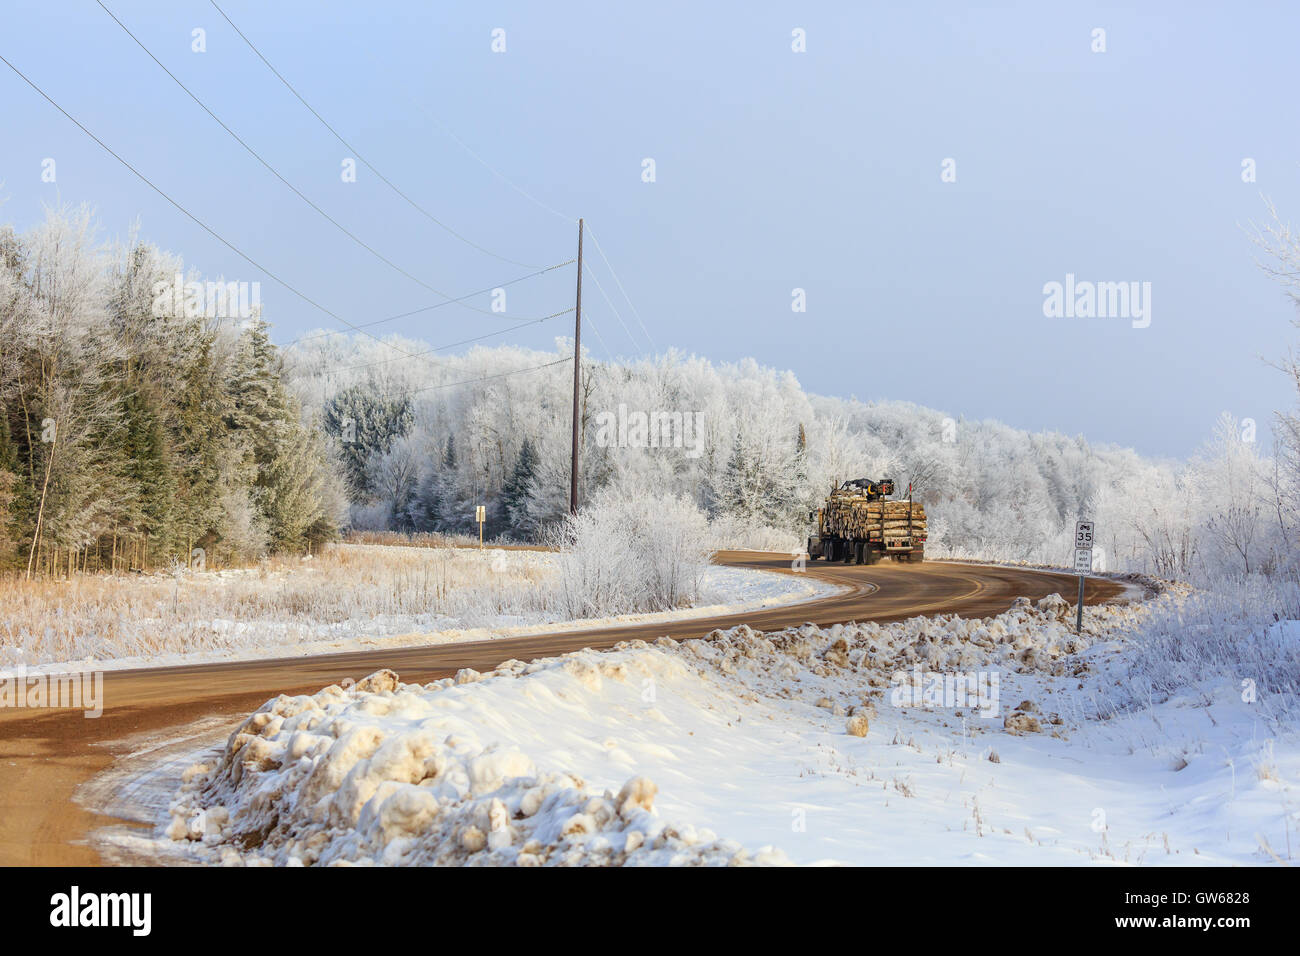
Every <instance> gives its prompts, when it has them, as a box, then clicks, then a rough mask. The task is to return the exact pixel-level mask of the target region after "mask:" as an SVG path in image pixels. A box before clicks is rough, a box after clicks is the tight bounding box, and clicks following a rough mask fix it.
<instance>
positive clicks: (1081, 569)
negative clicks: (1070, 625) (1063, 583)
mask: <svg viewBox="0 0 1300 956" xmlns="http://www.w3.org/2000/svg"><path fill="white" fill-rule="evenodd" d="M1094 538H1095V535H1094V529H1093V523H1092V522H1091V521H1079V522H1077V523H1076V524H1075V526H1074V570H1075V572H1076V573H1077V574H1078V575H1079V608H1078V613H1077V615H1076V617H1075V620H1074V632H1075V633H1076V634H1078V633H1081V632H1082V631H1083V581H1084V577H1083V576H1084V575H1085V574H1087V573H1088V572H1089V571H1091V570H1092V544H1093V540H1094Z"/></svg>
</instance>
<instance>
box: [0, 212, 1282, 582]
mask: <svg viewBox="0 0 1300 956" xmlns="http://www.w3.org/2000/svg"><path fill="white" fill-rule="evenodd" d="M1259 239H1260V242H1261V244H1262V245H1264V246H1265V247H1266V248H1267V250H1268V251H1269V252H1270V253H1271V256H1270V259H1269V261H1270V262H1271V263H1273V264H1274V266H1273V268H1272V271H1274V272H1275V274H1276V277H1277V278H1278V279H1280V280H1281V282H1282V284H1283V285H1284V287H1285V291H1286V292H1287V293H1288V294H1293V295H1294V293H1295V292H1296V291H1297V283H1296V276H1297V275H1298V274H1300V272H1298V271H1297V263H1300V245H1298V244H1297V241H1296V239H1295V237H1294V236H1292V235H1291V234H1290V233H1289V232H1288V231H1287V230H1286V229H1285V227H1283V226H1281V225H1279V224H1277V221H1276V220H1275V221H1274V226H1272V227H1270V228H1268V229H1266V230H1264V231H1262V232H1261V233H1260V236H1259ZM0 260H2V267H0V402H2V403H3V416H2V420H0V557H2V559H3V562H4V565H5V566H6V567H9V568H16V569H18V570H26V569H27V568H28V567H29V566H30V567H31V568H32V569H33V570H34V571H36V572H43V571H44V572H48V571H55V572H59V571H65V572H66V571H67V570H68V569H74V568H87V569H90V570H95V569H100V568H109V567H115V568H117V569H120V570H125V569H128V568H150V567H161V566H165V565H166V564H169V563H170V564H174V563H177V562H179V563H183V564H191V563H193V562H194V561H195V560H202V561H205V562H212V563H217V564H222V563H227V562H236V561H239V560H243V559H248V558H250V557H256V556H258V555H261V554H265V553H268V552H272V551H288V552H293V551H301V550H304V549H307V548H309V547H311V546H312V545H313V544H314V543H317V542H320V541H323V540H327V539H329V538H331V537H333V536H335V535H336V534H337V532H338V531H339V530H340V529H342V528H344V527H347V526H349V525H351V526H352V527H354V528H359V529H391V530H396V531H404V532H425V531H435V532H476V531H477V528H476V526H475V522H474V512H475V506H476V505H478V504H483V505H485V506H486V508H487V534H488V536H489V538H513V539H518V540H542V539H544V538H545V537H546V536H547V535H548V534H552V533H554V530H555V528H556V526H557V525H559V524H560V523H561V522H562V520H563V518H564V516H565V515H566V513H567V510H568V483H569V442H570V431H569V430H570V420H571V401H572V394H571V388H572V366H571V364H570V356H571V351H572V342H571V340H565V339H557V340H556V343H555V349H554V351H552V352H545V351H537V350H531V349H523V348H519V347H515V346H513V345H509V344H502V345H498V346H493V347H478V348H475V349H473V350H472V351H470V352H468V353H466V354H464V355H459V356H447V355H444V354H441V353H436V352H432V351H431V343H427V342H418V341H414V340H411V339H407V338H403V337H400V336H385V337H384V338H383V341H380V340H379V339H377V338H374V337H365V336H359V335H345V334H342V333H339V332H333V331H328V330H320V331H317V332H313V333H309V334H307V335H304V336H302V337H301V338H299V339H297V340H294V341H292V342H290V343H287V344H286V346H285V348H284V349H283V351H282V350H281V349H279V348H277V347H276V346H275V345H274V344H272V341H271V328H270V327H269V326H268V325H267V324H265V323H264V322H263V321H262V320H261V316H260V314H259V315H255V316H254V317H252V318H249V319H245V320H241V321H229V320H223V319H215V318H213V317H211V316H208V315H190V314H189V312H188V310H186V309H184V308H181V307H179V304H176V305H175V307H172V308H163V309H160V308H159V307H158V303H157V301H156V299H155V296H154V294H153V290H154V287H155V285H156V283H158V282H160V281H162V282H166V281H170V280H171V278H172V277H173V276H174V275H176V274H182V273H183V274H186V275H187V276H188V277H192V278H199V277H198V276H197V274H196V273H193V272H188V273H187V272H186V270H185V268H184V265H183V263H182V261H181V260H180V259H179V258H178V257H176V256H174V255H171V254H167V253H163V252H160V251H159V250H157V249H155V248H154V247H152V246H150V245H148V244H147V243H143V242H140V241H138V240H136V239H135V238H134V237H131V238H130V239H128V240H127V241H124V242H116V243H103V242H100V241H99V240H98V239H97V238H96V235H95V227H94V223H93V221H92V218H91V216H90V214H89V213H88V212H87V211H86V210H85V209H59V210H52V211H51V212H50V214H49V216H48V218H47V220H46V222H45V223H43V224H42V225H41V226H39V227H38V228H35V229H33V230H32V231H30V232H29V233H28V234H25V235H18V234H16V233H15V232H14V231H13V230H12V229H6V230H4V231H3V232H0ZM267 319H268V320H271V321H273V319H274V317H273V316H267ZM473 321H474V322H475V325H474V328H473V331H474V333H475V334H482V333H490V332H492V331H493V327H492V326H490V325H483V324H482V323H483V322H484V321H485V320H483V319H481V318H480V317H479V316H478V315H475V316H474V319H473ZM503 321H504V323H505V324H508V317H505V318H504V319H503ZM457 331H462V330H457ZM1261 371H1262V372H1263V373H1266V374H1267V372H1266V370H1263V369H1261ZM1279 374H1288V375H1290V376H1291V377H1292V378H1293V379H1295V380H1296V381H1297V383H1298V387H1300V373H1298V372H1297V369H1296V367H1295V366H1294V364H1292V363H1290V362H1284V363H1283V364H1282V367H1281V369H1280V371H1279ZM582 379H583V386H582V393H581V409H582V411H581V414H582V435H583V453H582V454H583V472H582V476H581V478H582V480H581V486H580V498H581V500H582V501H584V502H591V501H595V500H596V499H597V498H598V497H601V498H603V499H604V500H616V499H619V498H622V499H634V498H645V497H654V498H657V499H661V500H662V499H674V500H680V501H683V502H685V503H687V504H688V505H689V506H693V507H695V508H698V509H699V510H700V512H702V514H703V515H704V516H706V517H707V519H708V522H709V525H708V528H709V535H710V538H709V540H710V541H711V542H712V544H713V545H714V546H753V547H770V548H780V549H786V548H792V547H794V546H796V545H797V544H798V542H800V541H801V540H802V538H803V536H804V535H805V534H806V531H807V527H808V524H807V517H808V512H809V511H810V510H811V509H813V508H815V507H816V506H817V505H818V503H819V502H820V500H821V498H822V497H823V496H824V494H825V492H826V490H827V489H828V488H830V487H831V485H832V483H833V482H835V481H843V480H845V479H848V478H857V477H862V476H868V477H875V478H882V477H889V478H893V479H895V480H896V481H897V482H898V487H899V488H900V490H901V489H906V488H907V487H908V486H909V485H910V486H912V488H913V489H914V493H915V495H916V497H917V498H918V499H919V500H921V501H923V502H924V503H925V504H926V506H927V511H928V512H929V514H930V516H931V530H930V541H929V542H928V545H927V549H928V551H929V552H931V553H932V554H933V555H934V556H942V555H951V556H958V557H961V556H968V557H980V558H990V559H999V560H1020V561H1029V562H1041V563H1047V564H1061V563H1065V562H1068V560H1069V559H1070V554H1071V547H1072V529H1073V524H1074V521H1075V519H1076V518H1077V517H1078V516H1081V515H1083V516H1089V517H1092V518H1093V519H1095V521H1096V522H1097V524H1098V529H1099V544H1100V546H1101V549H1102V560H1103V561H1104V564H1105V566H1106V567H1107V568H1110V569H1132V570H1142V571H1148V572H1153V573H1156V574H1159V575H1161V576H1166V577H1183V578H1190V579H1197V578H1200V577H1205V576H1213V575H1216V574H1220V573H1223V572H1228V573H1234V574H1236V573H1242V574H1245V573H1253V572H1265V573H1269V572H1272V571H1276V570H1281V569H1289V567H1290V563H1289V562H1290V556H1291V555H1293V554H1294V553H1295V550H1296V549H1295V548H1294V547H1293V545H1294V535H1295V533H1296V523H1297V506H1298V503H1297V491H1298V489H1300V482H1298V481H1297V476H1298V475H1300V454H1298V451H1300V428H1297V426H1296V420H1295V418H1294V417H1293V416H1292V415H1290V414H1281V415H1279V416H1278V419H1277V421H1276V422H1275V423H1274V424H1275V427H1274V431H1275V433H1276V434H1278V435H1279V436H1281V439H1280V442H1279V444H1278V447H1276V448H1267V449H1265V448H1261V447H1260V444H1259V443H1258V442H1256V440H1255V430H1256V425H1255V424H1253V423H1250V422H1248V421H1242V420H1238V419H1237V418H1236V417H1234V416H1233V415H1232V414H1230V413H1229V412H1225V413H1224V415H1223V417H1222V418H1221V419H1220V420H1219V421H1217V422H1207V423H1206V441H1205V444H1204V447H1203V448H1202V449H1201V450H1200V451H1199V452H1198V453H1197V454H1195V455H1194V456H1192V457H1191V458H1190V459H1189V460H1187V461H1157V460H1152V459H1148V458H1144V457H1142V456H1141V455H1139V454H1137V453H1136V452H1134V451H1132V450H1129V449H1124V448H1119V447H1113V446H1108V445H1102V444H1095V443H1092V442H1089V441H1088V440H1086V439H1085V438H1084V437H1082V436H1068V435H1062V434H1057V433H1039V434H1031V433H1028V432H1025V431H1023V430H1019V429H1016V428H1014V427H1012V426H1009V425H1005V424H1001V423H998V422H994V421H977V420H972V419H969V418H967V417H965V416H964V415H963V414H962V410H961V409H946V410H935V409H929V408H924V407H920V406H917V405H913V404H909V403H904V402H897V401H883V400H882V401H857V400H849V399H842V398H834V397H828V396H820V395H815V394H811V393H809V392H808V391H806V390H805V389H804V388H803V387H802V386H801V384H800V382H799V381H798V379H797V378H796V377H795V376H794V375H793V374H792V373H790V372H784V371H779V370H776V369H771V368H764V367H761V366H759V365H757V364H755V363H754V362H752V361H746V362H741V363H738V364H714V363H712V362H710V361H709V360H708V359H706V358H702V357H699V356H695V355H692V354H689V353H686V352H679V351H669V352H667V353H664V354H660V355H658V356H655V357H654V358H648V359H638V360H630V361H626V362H614V361H598V360H596V359H595V358H594V357H593V356H592V355H590V354H584V356H583V376H582ZM1261 424H1262V423H1261ZM1261 431H1262V429H1261ZM196 556H197V557H196Z"/></svg>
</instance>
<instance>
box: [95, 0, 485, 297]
mask: <svg viewBox="0 0 1300 956" xmlns="http://www.w3.org/2000/svg"><path fill="white" fill-rule="evenodd" d="M95 2H96V3H97V4H99V6H100V8H101V9H102V10H103V11H104V12H105V13H107V14H108V15H109V16H110V17H111V18H112V19H113V22H114V23H116V24H117V25H118V26H119V27H121V28H122V30H123V32H125V33H126V35H127V36H129V37H130V38H131V39H132V40H134V41H135V43H136V45H137V46H138V47H140V49H141V50H144V52H145V53H146V54H147V55H148V56H149V59H151V60H153V61H154V63H156V64H158V67H159V68H160V69H161V70H162V71H163V72H164V73H166V74H167V75H168V76H169V77H171V79H172V81H173V82H174V83H175V84H176V85H177V86H179V87H180V88H181V89H182V90H184V91H185V94H186V95H187V96H189V98H190V99H192V100H193V101H194V102H195V103H197V104H198V105H199V107H200V108H201V109H202V110H203V112H205V113H207V114H208V115H209V116H210V117H212V119H213V120H215V121H216V123H217V125H218V126H220V127H221V128H222V129H224V130H225V131H226V132H227V133H229V134H230V135H231V137H232V138H233V139H234V140H235V142H237V143H238V144H239V145H240V146H242V147H244V149H245V151H246V152H247V153H248V154H249V155H250V156H252V157H253V158H254V159H256V160H257V161H258V162H259V163H261V164H262V165H263V166H265V167H266V168H267V169H268V170H269V171H270V172H271V174H272V175H273V176H275V178H276V179H278V180H280V182H282V183H284V185H285V186H287V187H288V188H289V189H290V190H291V191H292V192H293V194H294V195H295V196H297V197H298V198H299V199H301V200H302V201H303V202H305V203H306V204H307V205H308V206H310V207H311V208H312V209H314V210H315V211H316V212H317V213H318V214H320V216H321V217H322V218H324V219H325V220H326V221H327V222H329V223H330V224H331V225H332V226H334V228H336V229H338V230H339V231H340V232H341V233H343V235H345V236H347V237H348V238H349V239H351V240H352V241H353V242H355V243H356V244H357V245H359V246H360V247H361V248H362V249H365V250H366V251H367V252H369V253H370V254H371V255H372V256H374V257H375V258H376V259H378V260H379V261H380V262H382V263H384V264H385V265H387V266H388V267H389V268H391V269H393V270H394V271H396V272H398V273H400V274H401V275H403V276H405V277H406V278H408V279H410V280H411V281H412V282H414V283H416V284H418V285H420V286H422V287H423V288H425V289H428V290H429V291H430V292H432V293H433V294H434V295H439V296H442V297H443V298H444V299H447V300H449V301H450V300H451V299H452V296H450V295H448V294H447V293H445V292H443V291H442V290H441V289H435V288H434V287H433V286H431V285H429V284H428V283H427V282H425V281H424V280H423V279H421V278H420V277H419V276H417V275H414V274H413V273H411V272H408V271H407V270H406V269H404V268H402V267H401V266H399V265H398V264H397V263H396V262H393V260H391V259H389V258H388V257H387V256H385V255H384V254H383V253H381V252H380V251H379V250H377V249H375V248H374V247H373V246H371V245H369V244H368V243H366V242H365V241H364V240H363V239H361V238H360V237H359V236H357V235H356V234H355V233H353V232H352V231H351V230H349V229H348V228H347V227H346V226H344V225H343V224H342V223H341V222H339V221H338V220H337V219H335V218H334V217H333V216H331V215H330V214H329V213H327V212H326V211H325V210H324V209H322V208H321V207H320V206H318V205H317V204H316V203H315V202H313V201H312V200H311V199H309V198H308V197H307V196H306V195H305V194H304V193H303V192H302V191H301V190H300V189H299V188H298V187H297V186H295V185H294V184H293V183H291V182H289V180H287V179H285V178H284V176H282V175H281V174H280V172H279V170H277V169H276V168H275V167H274V166H272V165H271V164H270V163H268V162H267V161H266V160H265V159H263V158H262V156H261V154H259V153H258V152H257V150H255V149H253V147H251V146H249V145H248V143H246V142H244V140H243V139H242V138H241V137H240V136H239V134H238V133H236V132H235V131H234V130H233V129H231V128H230V127H229V126H227V125H226V123H225V122H224V121H223V120H222V119H221V117H219V116H217V114H216V113H214V112H212V110H210V109H209V108H208V106H207V104H206V103H204V102H203V101H202V100H201V99H199V98H198V96H196V95H195V94H194V93H193V92H192V91H191V90H190V88H189V87H188V86H186V85H185V84H184V83H182V82H181V81H180V79H179V78H178V77H177V76H176V74H175V73H173V72H172V71H171V70H169V69H167V67H166V66H165V65H164V64H163V62H162V61H161V60H159V59H158V58H157V57H156V56H154V55H153V53H152V52H151V51H150V49H149V48H148V47H147V46H145V45H144V43H143V42H141V40H140V38H139V37H137V36H136V35H135V34H134V33H132V32H131V31H130V29H129V28H128V27H127V25H126V24H125V23H123V22H122V21H121V20H119V19H118V18H117V15H116V14H114V13H113V11H112V10H110V9H109V8H108V7H107V6H105V5H104V2H103V0H95ZM460 305H461V307H462V308H466V309H471V310H472V311H474V312H482V313H483V314H484V315H492V314H493V313H491V312H489V311H488V310H487V309H480V308H478V307H477V306H473V305H468V304H466V303H464V302H461V303H460Z"/></svg>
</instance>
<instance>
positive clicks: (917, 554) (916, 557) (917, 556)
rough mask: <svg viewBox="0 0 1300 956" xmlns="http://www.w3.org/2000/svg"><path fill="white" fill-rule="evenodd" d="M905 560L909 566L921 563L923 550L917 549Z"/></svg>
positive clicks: (923, 554) (923, 558) (923, 557)
mask: <svg viewBox="0 0 1300 956" xmlns="http://www.w3.org/2000/svg"><path fill="white" fill-rule="evenodd" d="M907 560H908V563H909V564H920V563H921V562H922V561H924V560H925V550H924V549H922V548H917V549H916V550H914V551H913V552H912V553H911V554H909V555H908V556H907Z"/></svg>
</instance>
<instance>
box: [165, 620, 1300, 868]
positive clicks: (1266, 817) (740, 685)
mask: <svg viewBox="0 0 1300 956" xmlns="http://www.w3.org/2000/svg"><path fill="white" fill-rule="evenodd" d="M1144 613H1145V611H1144V610H1143V609H1134V608H1130V607H1122V606H1114V607H1105V608H1098V609H1096V610H1095V611H1094V610H1090V611H1089V613H1088V625H1087V627H1086V629H1085V633H1084V634H1083V635H1076V634H1074V633H1073V630H1072V628H1071V627H1070V626H1069V625H1068V624H1067V623H1066V622H1067V621H1070V623H1072V619H1071V608H1070V606H1069V605H1068V604H1067V603H1066V602H1065V601H1064V600H1062V599H1061V598H1059V597H1058V596H1055V595H1053V596H1050V597H1048V598H1044V599H1043V600H1041V601H1039V602H1038V603H1037V604H1031V603H1030V602H1029V601H1027V600H1024V599H1021V600H1020V601H1017V602H1016V605H1015V606H1014V607H1013V608H1012V609H1011V610H1010V611H1008V612H1006V613H1004V614H1002V615H999V616H997V617H994V618H990V619H986V620H963V619H959V618H955V617H942V618H932V619H925V618H917V619H913V620H910V621H905V622H901V623H897V624H889V625H880V624H875V623H866V624H855V625H836V626H834V627H831V628H826V629H822V628H818V627H815V626H812V625H805V626H803V627H800V628H793V629H788V630H784V631H780V632H772V633H767V634H764V633H761V632H756V631H753V630H750V629H749V628H747V627H743V626H742V627H737V628H733V629H731V630H729V631H725V632H722V631H715V632H714V633H712V634H710V635H709V636H708V637H707V638H705V639H701V640H693V641H687V642H683V643H680V644H679V643H677V642H674V641H671V640H668V639H666V638H664V639H660V640H659V641H657V642H655V643H654V644H653V645H650V644H646V643H644V642H640V641H637V642H631V643H628V644H624V645H620V646H619V647H617V648H615V649H613V650H611V651H606V652H594V651H582V652H578V653H575V654H569V655H565V656H563V657H557V658H550V659H545V660H539V661H535V662H533V663H530V664H525V663H523V662H520V661H510V662H507V663H506V664H503V665H502V666H501V667H500V668H499V669H498V670H496V671H494V672H492V673H490V674H478V673H475V672H473V671H462V672H460V673H459V674H457V675H456V677H455V678H449V679H447V680H442V681H437V682H434V683H430V684H426V685H418V684H403V683H401V682H400V680H399V678H398V675H396V674H394V673H392V672H391V671H381V672H378V673H376V674H372V675H371V676H370V677H368V678H366V679H364V680H363V681H361V682H360V683H358V684H355V685H353V686H350V687H347V688H344V687H340V686H331V687H327V688H325V689H324V690H322V691H320V692H319V693H317V694H314V695H312V696H299V697H287V696H281V697H278V698H276V699H275V700H272V701H269V702H268V703H267V704H266V705H264V706H263V707H262V708H261V709H260V710H259V711H258V712H257V713H256V714H254V715H252V716H251V717H249V718H248V719H247V720H246V721H245V722H244V723H243V724H242V726H241V727H240V728H239V729H238V730H237V731H236V732H235V733H234V734H233V735H232V736H231V738H230V740H229V742H228V743H227V744H226V746H225V748H224V750H223V751H222V752H221V753H220V754H219V755H216V756H215V757H214V758H213V759H212V760H210V761H208V762H206V763H201V764H198V765H195V766H194V767H191V768H190V770H188V771H187V772H186V774H185V779H184V782H183V784H182V786H181V789H180V792H179V794H178V796H177V799H176V802H175V804H174V805H173V806H172V808H171V810H170V816H169V818H168V820H167V822H166V823H165V824H164V825H163V830H164V831H165V838H166V839H168V840H169V841H173V842H171V845H172V846H183V847H188V848H189V849H188V852H190V853H192V854H193V855H195V856H197V857H198V858H200V859H203V860H206V861H209V862H223V863H228V864H279V865H298V864H308V865H310V864H358V863H360V864H394V865H397V864H400V865H409V864H467V865H503V864H504V865H636V864H689V865H708V864H718V865H736V864H789V863H819V862H848V863H904V864H907V863H916V864H933V863H1028V864H1070V863H1085V864H1086V863H1089V862H1101V863H1124V862H1129V863H1215V864H1223V863H1229V862H1245V863H1250V862H1265V863H1267V862H1269V861H1270V859H1277V858H1279V855H1280V856H1285V855H1287V854H1289V849H1288V846H1289V841H1290V840H1291V834H1290V830H1291V829H1293V828H1294V827H1295V823H1296V821H1297V820H1300V817H1298V816H1297V809H1296V805H1297V801H1296V799H1295V794H1294V790H1293V789H1292V787H1291V785H1290V784H1289V783H1287V781H1291V780H1294V779H1295V778H1296V771H1297V770H1300V761H1298V760H1297V759H1296V756H1295V749H1294V747H1290V749H1288V747H1286V746H1283V743H1282V742H1281V741H1280V740H1279V741H1278V742H1277V747H1276V749H1275V748H1274V741H1273V740H1272V738H1271V736H1270V735H1269V734H1267V733H1265V728H1264V726H1263V725H1262V724H1260V722H1259V721H1258V719H1257V718H1256V717H1255V716H1254V715H1253V714H1251V713H1248V712H1246V711H1243V710H1242V709H1241V708H1240V707H1238V706H1236V704H1235V703H1234V701H1233V700H1232V699H1231V695H1228V697H1226V698H1224V697H1220V698H1217V699H1211V698H1209V697H1205V696H1204V695H1202V696H1198V697H1196V698H1195V699H1190V700H1180V699H1170V700H1167V701H1165V702H1164V703H1163V704H1160V705H1159V706H1152V707H1148V708H1145V709H1144V708H1140V707H1134V706H1127V707H1126V706H1125V705H1121V704H1119V703H1117V702H1118V701H1119V700H1120V699H1121V698H1123V697H1124V696H1125V694H1124V685H1123V679H1122V677H1123V674H1124V673H1125V671H1124V670H1123V667H1124V660H1125V658H1124V654H1123V653H1122V652H1123V648H1124V646H1125V645H1124V643H1123V641H1122V640H1117V639H1119V638H1122V637H1123V635H1124V634H1125V633H1126V629H1129V628H1131V626H1132V625H1133V623H1134V621H1135V620H1138V619H1140V617H1141V616H1142V615H1143V614H1144ZM936 675H941V676H942V675H948V676H949V677H955V678H960V680H957V679H953V680H948V681H946V682H945V681H943V680H937V681H936V680H934V679H933V678H934V677H935V676H936ZM981 675H982V676H981ZM1211 710H1213V713H1211ZM1252 722H1253V723H1252ZM1212 726H1213V727H1218V728H1219V729H1218V730H1217V731H1216V730H1213V729H1210V728H1211V727H1212ZM1184 731H1185V732H1184ZM1216 734H1217V736H1216ZM1265 738H1268V739H1267V741H1266V740H1265ZM1265 743H1267V757H1268V759H1267V762H1265V763H1259V762H1256V763H1252V760H1253V755H1254V754H1255V752H1256V751H1259V750H1260V748H1261V747H1263V746H1264V744H1265ZM1225 755H1226V759H1225ZM1250 766H1256V767H1258V768H1259V769H1258V770H1257V772H1255V773H1248V772H1246V768H1248V767H1250Z"/></svg>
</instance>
